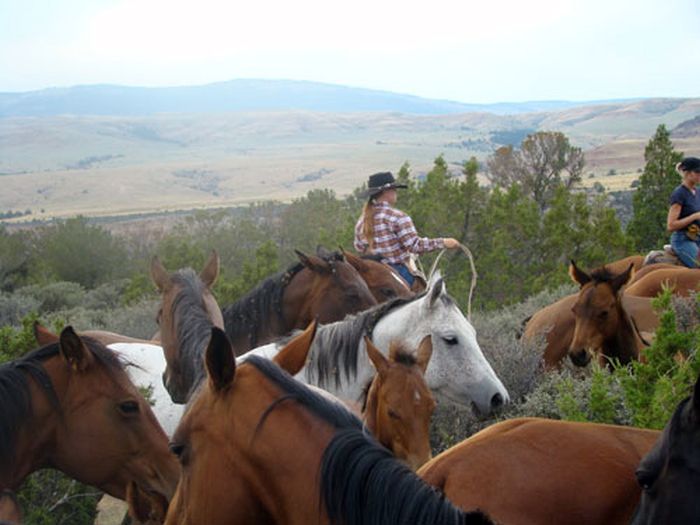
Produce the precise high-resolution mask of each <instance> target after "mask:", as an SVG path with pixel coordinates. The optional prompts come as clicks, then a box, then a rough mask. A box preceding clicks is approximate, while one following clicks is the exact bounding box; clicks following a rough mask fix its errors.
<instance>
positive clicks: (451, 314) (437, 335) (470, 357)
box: [372, 272, 509, 414]
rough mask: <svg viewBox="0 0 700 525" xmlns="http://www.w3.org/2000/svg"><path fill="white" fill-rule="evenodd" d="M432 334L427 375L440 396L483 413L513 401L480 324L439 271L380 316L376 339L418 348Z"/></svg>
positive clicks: (379, 342)
mask: <svg viewBox="0 0 700 525" xmlns="http://www.w3.org/2000/svg"><path fill="white" fill-rule="evenodd" d="M427 335H430V336H431V339H432V347H433V353H432V357H431V359H430V363H429V364H428V368H427V370H426V373H425V379H426V382H427V383H428V386H429V387H430V389H431V390H432V391H433V393H435V394H436V395H437V397H438V398H443V399H445V400H447V401H450V402H452V403H455V404H458V405H466V406H469V405H471V406H472V407H473V408H475V409H476V411H477V412H478V413H480V414H490V413H492V412H493V411H495V410H497V409H499V408H500V407H501V406H502V405H504V404H505V403H507V402H508V400H509V397H508V392H507V391H506V389H505V387H504V386H503V384H502V383H501V381H500V379H499V378H498V377H497V376H496V374H495V372H494V371H493V369H492V368H491V365H490V364H489V362H488V361H487V360H486V358H485V357H484V354H483V352H482V351H481V348H480V346H479V343H478V342H477V339H476V330H474V327H473V326H472V325H471V323H470V322H469V321H468V320H467V319H466V318H465V317H464V314H463V313H462V312H461V310H460V309H459V307H458V306H457V304H456V303H455V301H454V299H452V297H450V296H449V294H448V293H447V290H446V287H445V282H444V281H443V279H442V277H441V276H440V273H439V272H435V274H434V275H433V276H432V278H431V280H430V283H429V286H428V289H427V291H426V292H425V294H423V295H422V296H420V297H419V298H417V299H416V300H414V301H411V302H409V303H407V304H406V305H405V306H403V307H401V308H394V309H393V310H392V311H390V312H389V313H388V314H386V315H385V316H384V317H382V319H380V320H379V322H378V323H377V325H376V328H375V330H374V335H373V337H372V340H373V341H374V343H375V344H376V345H377V346H378V347H380V348H382V349H388V348H389V345H390V343H391V341H392V340H402V341H404V346H405V347H406V348H418V346H419V344H420V342H421V340H422V339H423V338H424V337H425V336H427Z"/></svg>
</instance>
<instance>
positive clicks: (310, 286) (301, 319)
mask: <svg viewBox="0 0 700 525" xmlns="http://www.w3.org/2000/svg"><path fill="white" fill-rule="evenodd" d="M324 280H325V278H324V277H321V276H320V275H318V274H317V273H315V272H313V271H311V270H309V269H308V268H304V269H303V270H301V271H300V272H299V273H297V274H295V275H294V277H293V278H292V280H291V281H290V282H289V284H287V286H286V287H285V289H284V293H283V295H282V317H281V319H279V321H280V322H281V327H280V328H281V330H282V331H280V333H279V334H277V335H281V334H284V333H287V332H289V331H290V330H294V329H303V328H306V327H307V326H308V325H309V323H310V322H311V321H313V320H314V318H315V317H316V316H315V315H314V313H315V305H314V301H315V300H316V297H318V296H319V295H320V294H322V293H323V288H324V287H325V283H324Z"/></svg>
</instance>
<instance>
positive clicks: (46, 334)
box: [33, 321, 59, 346]
mask: <svg viewBox="0 0 700 525" xmlns="http://www.w3.org/2000/svg"><path fill="white" fill-rule="evenodd" d="M33 330H34V339H36V342H37V343H38V344H39V346H46V345H50V344H53V343H58V340H59V338H58V336H57V335H56V334H54V333H53V332H52V331H51V330H49V329H48V328H46V327H45V326H44V325H42V324H41V323H40V322H39V321H34V325H33Z"/></svg>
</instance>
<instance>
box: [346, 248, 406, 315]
mask: <svg viewBox="0 0 700 525" xmlns="http://www.w3.org/2000/svg"><path fill="white" fill-rule="evenodd" d="M341 252H342V254H343V256H344V257H345V260H346V261H347V262H349V263H350V264H351V265H352V266H353V267H354V268H355V269H356V270H357V271H358V272H359V273H360V275H361V276H362V278H363V279H364V280H365V282H366V283H367V286H368V287H369V289H370V291H371V292H372V295H374V298H375V299H376V300H377V302H378V303H383V302H384V301H389V300H391V299H396V298H397V297H401V298H403V299H407V298H409V297H413V292H412V291H411V289H410V288H409V287H408V285H406V282H405V281H404V280H403V279H402V278H401V276H400V275H399V274H398V273H397V272H396V270H394V269H393V268H392V267H391V266H389V265H388V264H384V263H383V262H381V261H380V260H376V259H374V258H372V257H370V256H367V257H358V256H357V255H354V254H352V253H350V252H346V251H345V250H343V249H342V248H341Z"/></svg>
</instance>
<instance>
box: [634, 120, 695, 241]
mask: <svg viewBox="0 0 700 525" xmlns="http://www.w3.org/2000/svg"><path fill="white" fill-rule="evenodd" d="M682 159H683V154H682V153H680V152H677V151H676V150H675V149H674V148H673V144H672V143H671V135H670V133H669V131H668V130H667V129H666V126H665V125H663V124H661V125H659V127H658V128H657V129H656V134H655V135H654V136H653V137H652V139H651V140H650V141H649V143H648V144H647V146H646V148H645V149H644V161H645V162H646V164H645V166H644V172H643V173H642V176H641V177H640V178H639V186H638V188H637V191H636V192H635V193H634V197H633V198H632V209H633V216H632V220H631V221H630V223H629V225H628V227H627V233H628V234H629V235H630V237H632V239H633V240H634V243H635V245H636V247H637V249H638V250H640V251H642V252H646V251H649V250H653V249H659V248H661V247H662V246H663V245H664V244H666V243H667V242H668V236H669V234H668V231H667V230H666V217H667V216H668V207H669V201H668V199H669V197H670V195H671V192H672V191H673V189H674V188H675V187H676V186H678V185H679V184H680V183H681V177H680V175H679V174H678V173H677V172H676V164H677V163H678V162H680V161H681V160H682Z"/></svg>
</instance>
